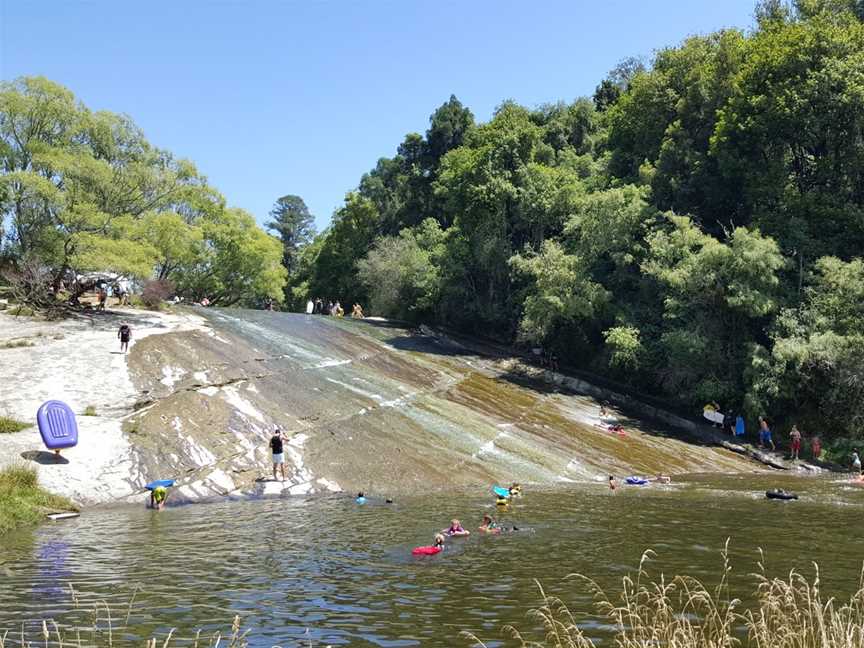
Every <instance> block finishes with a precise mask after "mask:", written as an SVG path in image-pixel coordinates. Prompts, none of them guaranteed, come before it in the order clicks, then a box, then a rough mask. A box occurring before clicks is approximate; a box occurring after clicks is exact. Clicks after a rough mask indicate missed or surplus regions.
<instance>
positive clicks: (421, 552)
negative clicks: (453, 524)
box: [411, 533, 444, 556]
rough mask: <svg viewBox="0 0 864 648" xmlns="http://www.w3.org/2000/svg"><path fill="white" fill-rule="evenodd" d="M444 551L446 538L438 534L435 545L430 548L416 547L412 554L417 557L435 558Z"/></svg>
mask: <svg viewBox="0 0 864 648" xmlns="http://www.w3.org/2000/svg"><path fill="white" fill-rule="evenodd" d="M442 551H444V536H443V535H441V534H440V533H436V534H435V539H434V541H433V544H431V545H429V546H428V547H414V549H412V550H411V553H412V554H413V555H415V556H434V555H435V554H437V553H441V552H442Z"/></svg>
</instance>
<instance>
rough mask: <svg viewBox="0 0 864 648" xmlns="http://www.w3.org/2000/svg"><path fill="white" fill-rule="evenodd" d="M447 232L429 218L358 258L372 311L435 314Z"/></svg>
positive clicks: (411, 316)
mask: <svg viewBox="0 0 864 648" xmlns="http://www.w3.org/2000/svg"><path fill="white" fill-rule="evenodd" d="M444 237H445V235H444V232H443V231H442V230H441V227H440V226H439V225H438V223H437V221H435V220H434V219H432V218H427V219H426V220H425V221H423V222H422V223H421V224H420V225H418V226H417V227H414V228H410V229H404V230H402V232H401V233H400V234H399V236H395V237H384V238H381V239H378V241H376V243H375V246H374V247H373V248H372V249H371V250H370V251H369V253H368V254H367V255H366V256H365V257H364V258H363V259H360V261H358V262H357V273H358V276H359V278H360V281H361V282H362V283H363V285H364V286H365V287H366V289H367V291H368V294H369V300H370V309H369V310H370V311H371V312H374V313H376V314H382V315H386V316H388V317H395V318H399V319H405V320H410V321H414V322H417V321H421V320H422V319H431V318H434V311H435V307H436V305H437V303H438V299H439V294H440V289H441V270H440V268H441V263H440V261H441V257H443V255H444V254H445V251H446V247H445V244H444Z"/></svg>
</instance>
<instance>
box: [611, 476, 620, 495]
mask: <svg viewBox="0 0 864 648" xmlns="http://www.w3.org/2000/svg"><path fill="white" fill-rule="evenodd" d="M616 488H618V482H616V481H615V477H613V476H612V475H609V490H611V491H614V490H615V489H616Z"/></svg>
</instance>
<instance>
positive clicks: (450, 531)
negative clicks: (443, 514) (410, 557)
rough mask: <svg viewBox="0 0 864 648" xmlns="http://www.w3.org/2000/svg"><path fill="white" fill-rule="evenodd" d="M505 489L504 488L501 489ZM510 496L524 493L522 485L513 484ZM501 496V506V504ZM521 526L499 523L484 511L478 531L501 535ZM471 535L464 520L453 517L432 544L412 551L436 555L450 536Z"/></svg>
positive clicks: (418, 554)
mask: <svg viewBox="0 0 864 648" xmlns="http://www.w3.org/2000/svg"><path fill="white" fill-rule="evenodd" d="M501 490H503V489H501ZM509 493H510V496H509V497H508V498H507V500H508V501H509V500H510V499H511V498H513V497H518V496H519V495H521V494H522V487H521V486H520V485H519V484H513V485H512V486H510V489H509ZM500 499H501V498H500V497H499V502H498V503H499V506H500V504H501V502H500ZM518 530H519V527H517V526H511V527H505V526H502V525H501V524H499V523H498V522H497V521H496V520H495V518H494V517H493V516H492V514H491V513H484V514H483V519H482V520H481V522H480V525H479V526H478V527H477V532H478V533H484V534H489V535H499V534H501V533H504V532H515V531H518ZM470 535H471V532H470V531H469V530H468V529H466V528H465V527H463V526H462V522H461V521H460V520H459V519H458V518H453V519H452V520H451V521H450V526H448V527H447V528H446V529H442V530H441V531H439V532H438V533H436V534H435V536H434V538H433V540H432V544H431V545H429V546H426V547H415V548H414V550H413V551H412V552H411V553H413V554H414V555H415V556H420V555H427V556H428V555H434V554H436V553H440V552H441V551H443V550H444V546H445V543H446V542H447V539H448V538H467V537H468V536H470Z"/></svg>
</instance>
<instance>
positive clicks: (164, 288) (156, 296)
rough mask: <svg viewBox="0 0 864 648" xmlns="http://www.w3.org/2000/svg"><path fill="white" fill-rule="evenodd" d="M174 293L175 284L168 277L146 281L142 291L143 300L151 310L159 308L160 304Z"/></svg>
mask: <svg viewBox="0 0 864 648" xmlns="http://www.w3.org/2000/svg"><path fill="white" fill-rule="evenodd" d="M173 294H174V284H173V283H172V282H170V281H168V280H167V279H154V280H152V281H145V282H144V290H142V291H141V302H142V303H143V304H144V306H145V307H147V308H149V309H151V310H158V309H159V306H160V305H161V304H162V302H164V301H165V300H166V299H168V298H169V297H170V296H171V295H173Z"/></svg>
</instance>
